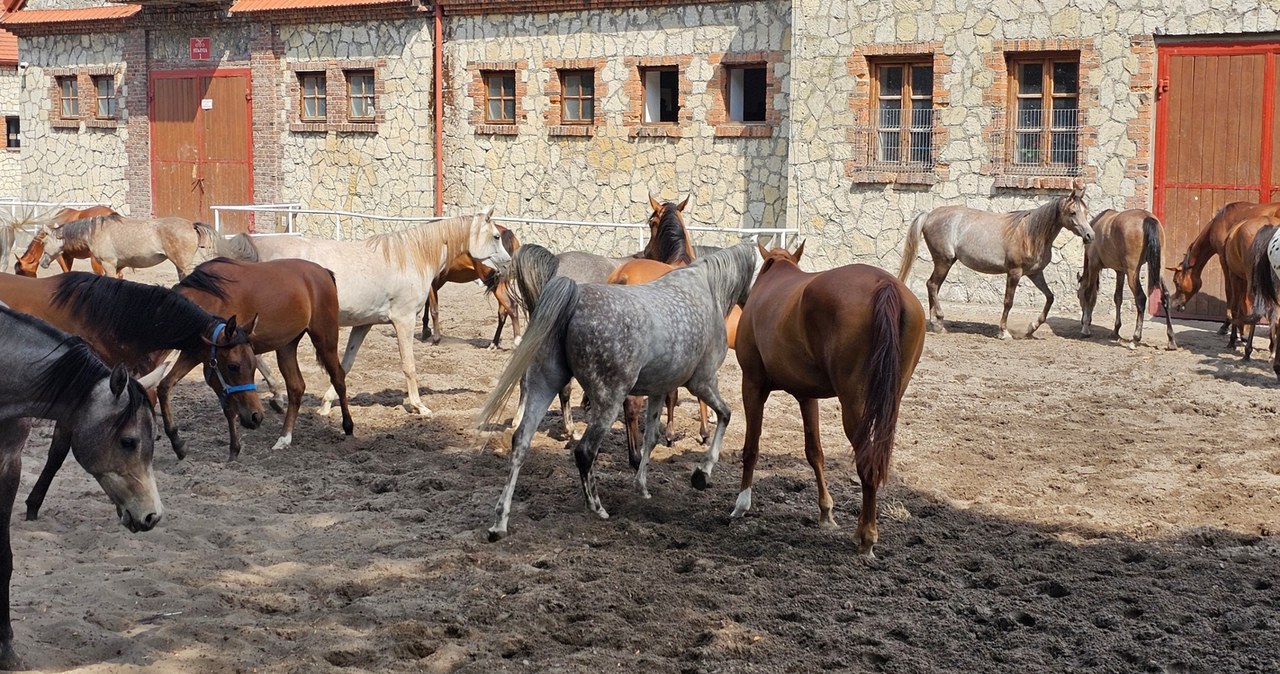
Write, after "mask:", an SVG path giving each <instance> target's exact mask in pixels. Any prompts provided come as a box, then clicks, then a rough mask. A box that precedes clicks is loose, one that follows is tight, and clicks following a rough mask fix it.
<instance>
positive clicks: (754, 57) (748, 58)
mask: <svg viewBox="0 0 1280 674" xmlns="http://www.w3.org/2000/svg"><path fill="white" fill-rule="evenodd" d="M784 58H785V54H784V53H783V52H781V51H753V52H713V53H712V54H710V55H709V56H708V58H707V62H708V63H709V64H710V65H711V69H712V74H711V79H709V80H707V93H708V94H710V100H711V107H710V109H708V110H707V124H709V125H711V126H712V127H713V128H714V132H715V135H716V137H717V138H771V137H773V135H774V133H775V132H776V130H777V129H778V127H779V126H781V125H782V112H781V111H780V110H778V109H777V106H775V105H774V100H775V99H776V98H777V96H778V95H780V94H781V93H782V80H781V78H779V77H778V75H777V69H778V64H780V63H782V62H783V60H784ZM752 66H757V67H763V68H764V69H765V97H764V114H765V118H764V121H763V122H734V121H730V120H729V101H728V93H729V78H728V73H729V71H730V70H731V69H734V68H743V67H752Z"/></svg>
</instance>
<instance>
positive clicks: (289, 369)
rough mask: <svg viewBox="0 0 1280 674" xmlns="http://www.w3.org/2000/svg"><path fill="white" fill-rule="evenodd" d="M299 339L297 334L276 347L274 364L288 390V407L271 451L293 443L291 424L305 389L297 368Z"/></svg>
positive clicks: (276, 450)
mask: <svg viewBox="0 0 1280 674" xmlns="http://www.w3.org/2000/svg"><path fill="white" fill-rule="evenodd" d="M301 339H302V335H298V336H297V337H296V338H294V340H293V341H292V342H289V343H288V344H285V345H284V346H282V347H280V348H278V349H276V365H277V366H278V367H279V368H280V375H281V376H282V377H284V386H285V389H286V390H287V391H288V392H289V407H288V409H287V410H286V411H285V413H284V434H283V435H281V436H280V439H279V440H276V444H275V445H274V446H272V447H271V451H273V452H278V451H280V450H282V449H284V448H286V447H288V446H289V445H290V444H293V424H294V423H295V422H297V420H298V410H299V409H301V407H302V394H303V392H305V391H306V390H307V382H306V381H305V380H304V379H303V378H302V370H301V369H299V368H298V342H299V341H300V340H301Z"/></svg>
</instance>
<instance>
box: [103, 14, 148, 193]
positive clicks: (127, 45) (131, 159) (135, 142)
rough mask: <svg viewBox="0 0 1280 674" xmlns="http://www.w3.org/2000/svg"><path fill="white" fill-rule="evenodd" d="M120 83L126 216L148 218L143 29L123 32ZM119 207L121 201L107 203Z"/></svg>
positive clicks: (146, 71)
mask: <svg viewBox="0 0 1280 674" xmlns="http://www.w3.org/2000/svg"><path fill="white" fill-rule="evenodd" d="M123 51H124V63H125V72H124V85H125V87H126V89H127V95H126V97H125V110H126V111H128V115H129V116H128V120H127V121H126V122H125V129H126V130H127V131H128V136H127V137H126V140H125V146H124V150H125V157H126V158H127V160H128V168H127V169H126V172H127V175H126V176H125V179H126V182H127V184H128V188H129V192H128V196H127V197H126V200H127V204H126V205H127V206H128V207H129V215H131V216H133V217H135V218H136V217H150V216H151V215H152V212H151V205H152V200H151V104H150V103H151V82H150V75H151V73H150V67H149V65H150V59H149V58H148V56H149V55H148V54H147V31H146V29H145V28H136V29H133V30H129V31H126V32H125V33H124V50H123ZM111 205H112V206H115V207H117V208H118V207H120V206H121V204H111Z"/></svg>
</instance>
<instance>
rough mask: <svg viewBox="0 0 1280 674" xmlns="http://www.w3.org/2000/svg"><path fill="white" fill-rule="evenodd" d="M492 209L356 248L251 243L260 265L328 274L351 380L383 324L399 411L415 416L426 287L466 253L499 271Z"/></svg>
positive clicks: (420, 408)
mask: <svg viewBox="0 0 1280 674" xmlns="http://www.w3.org/2000/svg"><path fill="white" fill-rule="evenodd" d="M492 216H493V207H492V206H490V207H488V208H486V209H485V210H483V211H481V212H479V213H476V214H474V215H467V216H459V217H455V218H449V219H447V220H440V221H436V222H427V223H423V224H420V225H414V226H412V227H409V228H406V229H402V230H400V231H396V232H388V233H386V234H376V235H374V236H371V237H368V238H366V239H363V240H358V241H331V240H328V239H312V238H308V237H305V236H266V237H263V236H258V237H252V239H251V241H252V242H253V245H254V246H255V247H256V255H257V257H258V259H261V260H264V261H265V260H279V259H284V258H301V259H304V260H311V261H312V262H315V263H317V264H319V265H320V266H322V267H325V268H326V269H329V270H331V271H332V272H333V277H334V280H335V281H336V282H337V284H338V325H342V326H351V335H350V336H349V337H348V338H347V348H346V351H345V352H344V353H343V355H342V370H343V371H344V372H347V373H350V372H351V366H352V365H353V364H355V359H356V354H357V353H359V351H360V345H361V344H363V343H364V339H365V337H366V336H367V335H368V334H369V330H370V329H371V328H372V327H373V326H375V325H384V324H386V323H390V324H391V326H392V327H393V328H395V332H396V342H397V344H398V345H399V347H400V367H401V370H402V371H403V372H404V379H405V389H406V397H405V405H407V406H408V407H409V408H411V409H413V410H414V411H416V412H417V413H419V414H422V415H430V414H431V409H430V408H428V407H427V406H426V405H425V404H424V403H423V402H422V397H421V395H420V394H419V393H418V376H417V371H416V368H415V365H414V361H413V327H414V324H415V323H417V318H418V311H419V310H420V309H422V306H423V305H424V304H426V302H427V295H428V293H429V292H430V291H431V282H432V281H434V280H435V278H436V277H437V276H439V275H440V270H441V269H442V268H443V267H444V264H445V262H446V261H448V260H451V259H453V258H456V257H457V256H459V255H461V254H463V253H467V254H470V255H471V256H472V257H473V258H475V259H476V260H477V261H479V262H483V263H486V264H493V265H502V264H506V263H507V262H508V261H510V259H511V256H510V255H508V254H507V251H506V249H505V248H503V246H502V235H501V233H500V232H498V230H497V227H496V226H495V225H494V223H493V222H492V220H491V218H492ZM337 395H338V394H337V391H336V389H335V388H334V387H332V386H330V387H329V390H328V391H326V392H325V394H324V402H323V403H322V404H321V406H320V414H321V415H327V414H328V413H329V411H330V410H331V408H332V406H333V401H334V399H336V398H337Z"/></svg>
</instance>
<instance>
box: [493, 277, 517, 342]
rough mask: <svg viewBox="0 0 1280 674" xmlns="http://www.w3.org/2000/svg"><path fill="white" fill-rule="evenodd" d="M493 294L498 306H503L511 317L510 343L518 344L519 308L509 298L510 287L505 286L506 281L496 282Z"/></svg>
mask: <svg viewBox="0 0 1280 674" xmlns="http://www.w3.org/2000/svg"><path fill="white" fill-rule="evenodd" d="M493 296H494V297H496V298H498V306H499V307H501V308H503V309H504V310H505V311H506V312H507V315H508V316H510V317H511V333H512V334H513V335H515V338H514V340H513V342H512V343H513V344H514V345H515V346H520V310H519V309H517V308H516V303H515V302H513V301H512V300H511V289H510V288H509V287H508V286H507V282H506V281H503V282H501V283H499V284H498V287H497V289H495V290H494V291H493ZM495 341H496V340H495Z"/></svg>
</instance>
